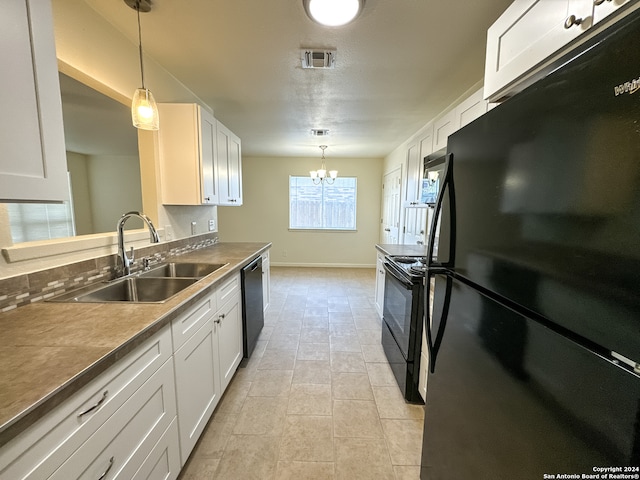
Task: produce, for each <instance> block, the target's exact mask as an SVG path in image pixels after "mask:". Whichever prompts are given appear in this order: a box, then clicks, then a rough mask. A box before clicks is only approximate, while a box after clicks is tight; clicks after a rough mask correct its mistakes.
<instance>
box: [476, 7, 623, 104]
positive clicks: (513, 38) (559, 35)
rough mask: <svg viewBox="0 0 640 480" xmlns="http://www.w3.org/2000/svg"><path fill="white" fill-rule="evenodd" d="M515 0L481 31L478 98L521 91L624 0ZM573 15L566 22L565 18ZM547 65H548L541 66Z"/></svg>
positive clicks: (496, 98) (505, 95)
mask: <svg viewBox="0 0 640 480" xmlns="http://www.w3.org/2000/svg"><path fill="white" fill-rule="evenodd" d="M597 1H598V3H600V2H599V0H597ZM595 3H596V2H595V1H594V0H515V1H514V2H513V3H512V4H511V5H510V6H509V8H507V10H505V12H504V13H503V14H502V15H501V16H500V18H498V19H497V20H496V21H495V23H494V24H493V25H492V26H491V27H490V28H489V30H488V32H487V51H486V63H485V78H484V98H486V99H488V100H490V101H492V102H495V101H500V100H501V99H503V98H505V97H507V96H509V95H511V94H513V93H515V92H516V91H518V90H521V89H522V88H524V87H525V86H526V85H528V84H530V83H532V82H533V81H535V79H536V78H538V77H540V76H541V75H542V74H543V73H544V72H542V71H541V69H542V68H544V69H547V70H548V69H549V68H551V67H552V66H553V64H552V62H553V61H556V60H558V59H559V57H560V56H561V55H562V54H564V53H567V52H568V51H569V50H570V49H571V48H572V47H573V46H575V45H577V44H578V43H579V42H580V41H581V40H582V39H583V38H585V36H588V34H587V32H590V33H595V32H596V31H597V30H598V29H599V28H594V27H600V25H599V22H601V21H602V20H603V19H605V18H607V19H610V18H611V14H613V13H614V12H622V10H624V9H621V8H620V7H623V6H630V4H631V3H632V2H629V1H628V0H603V1H602V3H601V4H600V5H595ZM572 18H573V19H574V21H572V20H571V19H572ZM547 67H548V68H547Z"/></svg>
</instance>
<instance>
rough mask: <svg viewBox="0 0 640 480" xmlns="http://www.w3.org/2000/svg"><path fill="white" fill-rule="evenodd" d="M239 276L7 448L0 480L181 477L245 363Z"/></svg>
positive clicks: (1, 453)
mask: <svg viewBox="0 0 640 480" xmlns="http://www.w3.org/2000/svg"><path fill="white" fill-rule="evenodd" d="M240 298H241V296H240V275H239V274H236V275H233V276H231V277H229V278H227V279H226V280H224V281H222V282H221V283H220V285H219V286H217V287H215V288H214V289H213V291H212V292H211V293H210V294H209V295H207V296H206V297H205V298H204V299H202V300H200V301H199V302H196V303H195V304H194V305H193V306H192V307H191V308H189V309H188V310H187V311H186V312H184V313H183V314H182V315H180V316H178V317H177V318H175V319H173V321H172V325H167V326H165V327H164V328H162V329H161V330H160V331H159V332H158V333H156V334H154V335H153V336H152V337H150V338H149V339H147V340H145V341H144V342H143V343H141V344H140V345H139V346H138V347H136V348H135V349H134V350H133V351H132V352H130V353H128V354H127V355H125V356H124V357H122V359H120V360H119V361H118V362H117V363H116V364H115V365H113V366H111V367H110V368H109V369H107V370H106V371H105V372H103V373H102V374H100V375H99V376H97V377H96V378H95V379H94V380H92V381H91V382H90V383H89V384H87V385H86V386H84V387H83V388H81V389H80V390H79V391H78V392H76V393H75V394H73V395H72V396H71V397H70V398H68V399H67V400H65V401H64V402H62V404H60V405H58V406H57V407H55V408H54V409H53V410H51V412H49V413H48V414H47V415H45V416H44V417H42V418H41V419H40V420H38V421H37V422H36V423H35V424H33V425H32V426H31V427H29V428H27V429H26V430H25V431H23V432H22V433H20V434H19V435H18V436H16V437H15V438H14V439H12V440H11V441H9V442H8V443H7V444H5V445H3V446H2V447H0V480H18V479H22V480H26V479H29V480H40V479H51V480H69V479H87V480H96V479H105V480H106V479H108V480H115V479H120V480H125V479H126V480H131V479H134V480H174V479H176V478H177V477H178V474H179V473H180V469H181V467H182V466H183V465H184V463H185V462H186V460H187V458H188V457H189V454H190V453H191V450H192V449H193V447H194V446H195V444H196V442H197V440H198V438H199V436H200V434H201V433H202V431H203V429H204V427H205V426H206V424H207V422H208V420H209V418H210V417H211V414H212V413H213V410H214V408H215V407H216V405H217V404H218V402H219V400H220V396H221V395H222V393H223V392H224V390H225V389H226V388H227V386H228V385H229V382H230V381H231V379H232V378H233V375H234V373H235V371H236V369H237V368H238V366H239V365H240V361H241V360H242V344H243V342H242V311H241V309H242V306H241V305H242V303H241V301H240Z"/></svg>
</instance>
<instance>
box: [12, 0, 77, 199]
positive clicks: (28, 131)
mask: <svg viewBox="0 0 640 480" xmlns="http://www.w3.org/2000/svg"><path fill="white" fill-rule="evenodd" d="M0 63H1V64H2V74H0V105H2V114H1V115H0V201H25V200H31V201H63V200H68V199H69V187H68V180H67V160H66V155H65V143H64V130H63V127H62V104H61V101H60V85H59V80H58V64H57V60H56V52H55V45H54V37H53V18H52V15H51V3H50V2H49V1H44V2H41V1H34V0H2V2H0Z"/></svg>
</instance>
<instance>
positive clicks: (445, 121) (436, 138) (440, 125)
mask: <svg viewBox="0 0 640 480" xmlns="http://www.w3.org/2000/svg"><path fill="white" fill-rule="evenodd" d="M456 120H457V119H456V111H455V109H454V110H451V111H449V112H447V113H445V114H444V115H441V116H440V117H438V118H436V119H435V120H434V122H433V151H434V152H435V151H438V150H441V149H443V148H447V138H449V135H451V134H452V133H453V132H455V131H456V130H457V129H458V122H457V121H456Z"/></svg>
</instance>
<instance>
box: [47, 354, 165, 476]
mask: <svg viewBox="0 0 640 480" xmlns="http://www.w3.org/2000/svg"><path fill="white" fill-rule="evenodd" d="M175 417H176V397H175V385H174V381H173V363H172V362H171V360H169V361H167V362H166V363H165V364H164V365H163V366H162V367H160V369H159V370H158V371H157V372H156V373H154V374H153V375H152V377H151V378H150V379H149V380H148V381H147V382H145V384H144V385H142V387H140V389H138V391H137V392H136V393H135V394H134V395H133V396H132V397H131V398H130V399H129V400H127V401H126V402H125V404H124V405H123V406H122V407H121V408H120V409H119V410H118V412H116V413H115V414H114V415H113V416H112V417H111V418H109V420H107V421H106V422H105V423H104V425H102V426H101V427H100V428H99V429H98V430H97V431H96V433H94V434H93V435H92V436H91V438H89V440H87V441H86V442H85V443H84V444H83V445H82V446H81V447H80V448H79V449H78V450H76V452H75V453H74V454H73V455H71V457H69V459H68V460H67V461H66V462H65V463H64V464H63V465H62V466H61V467H60V468H59V469H58V470H56V471H55V473H54V474H53V475H52V476H51V477H49V479H50V480H69V479H81V480H96V479H99V478H104V479H106V478H108V479H109V480H116V479H120V480H129V479H131V478H133V476H134V474H135V473H136V472H137V471H138V470H139V469H140V467H141V466H142V464H143V463H144V461H145V460H146V458H147V456H148V455H149V454H150V453H151V450H153V447H154V446H155V445H156V443H158V441H159V440H160V439H161V437H162V435H163V434H164V432H165V431H166V430H167V428H169V426H170V425H171V422H173V421H174V420H175ZM177 473H178V472H177V471H175V472H174V474H176V475H177Z"/></svg>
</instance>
